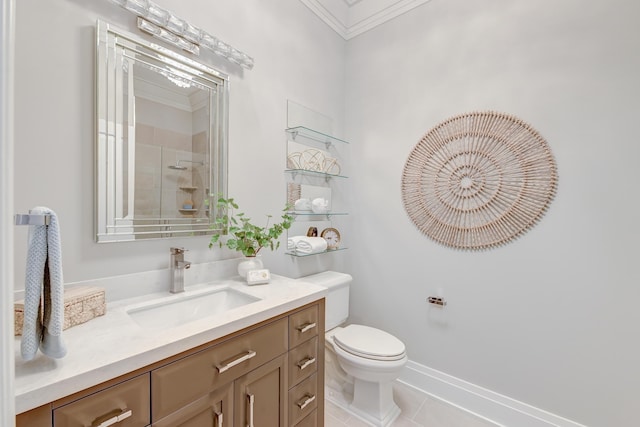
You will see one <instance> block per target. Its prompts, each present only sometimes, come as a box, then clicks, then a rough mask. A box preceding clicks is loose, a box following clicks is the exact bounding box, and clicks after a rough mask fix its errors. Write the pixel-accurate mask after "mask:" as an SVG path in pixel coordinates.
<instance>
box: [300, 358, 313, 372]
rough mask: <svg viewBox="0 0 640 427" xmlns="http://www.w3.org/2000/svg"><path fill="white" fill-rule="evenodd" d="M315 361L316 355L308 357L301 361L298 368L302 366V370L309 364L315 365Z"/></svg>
mask: <svg viewBox="0 0 640 427" xmlns="http://www.w3.org/2000/svg"><path fill="white" fill-rule="evenodd" d="M314 363H316V358H315V357H307V358H306V359H303V360H301V361H299V362H298V363H297V365H298V368H300V370H301V371H302V370H303V369H304V368H306V367H307V366H309V365H313V364H314Z"/></svg>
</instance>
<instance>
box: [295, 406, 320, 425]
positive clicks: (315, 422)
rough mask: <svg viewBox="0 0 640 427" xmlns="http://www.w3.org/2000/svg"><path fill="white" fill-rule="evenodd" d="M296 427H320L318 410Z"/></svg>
mask: <svg viewBox="0 0 640 427" xmlns="http://www.w3.org/2000/svg"><path fill="white" fill-rule="evenodd" d="M295 427H318V410H317V409H314V410H313V412H312V413H310V414H309V415H307V416H306V417H305V418H304V420H302V421H300V422H299V423H298V424H296V425H295Z"/></svg>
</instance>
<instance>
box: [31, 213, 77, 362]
mask: <svg viewBox="0 0 640 427" xmlns="http://www.w3.org/2000/svg"><path fill="white" fill-rule="evenodd" d="M30 213H32V214H35V215H49V216H50V223H49V225H32V226H30V229H29V247H28V249H27V269H26V270H27V271H26V277H25V288H24V292H25V295H24V324H23V328H22V342H21V345H20V352H21V354H22V358H23V359H24V360H32V359H33V358H34V357H35V355H36V353H37V351H38V347H40V350H41V351H42V352H43V353H44V354H46V355H47V356H49V357H53V358H57V359H59V358H61V357H64V356H65V355H66V354H67V347H66V345H65V343H64V340H63V338H62V328H63V325H64V288H63V284H64V281H63V277H62V249H61V244H60V229H59V227H58V218H57V216H56V214H55V212H53V211H52V210H51V209H49V208H45V207H35V208H33V209H31V211H30ZM41 305H42V314H43V315H44V317H41V308H40V306H41Z"/></svg>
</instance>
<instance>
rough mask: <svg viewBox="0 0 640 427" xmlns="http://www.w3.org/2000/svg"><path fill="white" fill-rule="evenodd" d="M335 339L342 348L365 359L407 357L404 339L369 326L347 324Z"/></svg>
mask: <svg viewBox="0 0 640 427" xmlns="http://www.w3.org/2000/svg"><path fill="white" fill-rule="evenodd" d="M333 340H334V342H335V344H336V345H338V346H339V347H340V348H341V349H342V350H344V351H346V352H348V353H351V354H353V355H355V356H358V357H362V358H365V359H371V360H380V361H385V360H388V361H392V360H400V359H402V358H403V357H405V346H404V343H403V342H402V341H400V340H399V339H398V338H396V337H394V336H393V335H391V334H389V333H387V332H385V331H381V330H380V329H376V328H372V327H369V326H364V325H349V326H346V327H344V328H342V329H340V330H339V331H337V332H336V333H335V334H334V336H333Z"/></svg>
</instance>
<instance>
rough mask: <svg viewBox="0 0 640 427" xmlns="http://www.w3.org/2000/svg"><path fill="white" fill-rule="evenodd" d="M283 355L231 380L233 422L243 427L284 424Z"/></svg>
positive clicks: (285, 387) (285, 378)
mask: <svg viewBox="0 0 640 427" xmlns="http://www.w3.org/2000/svg"><path fill="white" fill-rule="evenodd" d="M286 359H287V356H286V354H285V355H282V356H280V357H277V358H276V359H274V360H272V361H271V362H269V363H267V364H265V365H262V366H261V367H259V368H256V369H254V370H253V371H251V372H249V373H248V374H246V375H244V376H242V377H240V378H238V379H237V380H236V382H235V390H234V407H235V422H236V425H238V426H243V427H278V426H280V427H284V425H285V416H286V414H285V396H286V395H285V393H286V389H287V374H286V371H287V366H286Z"/></svg>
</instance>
